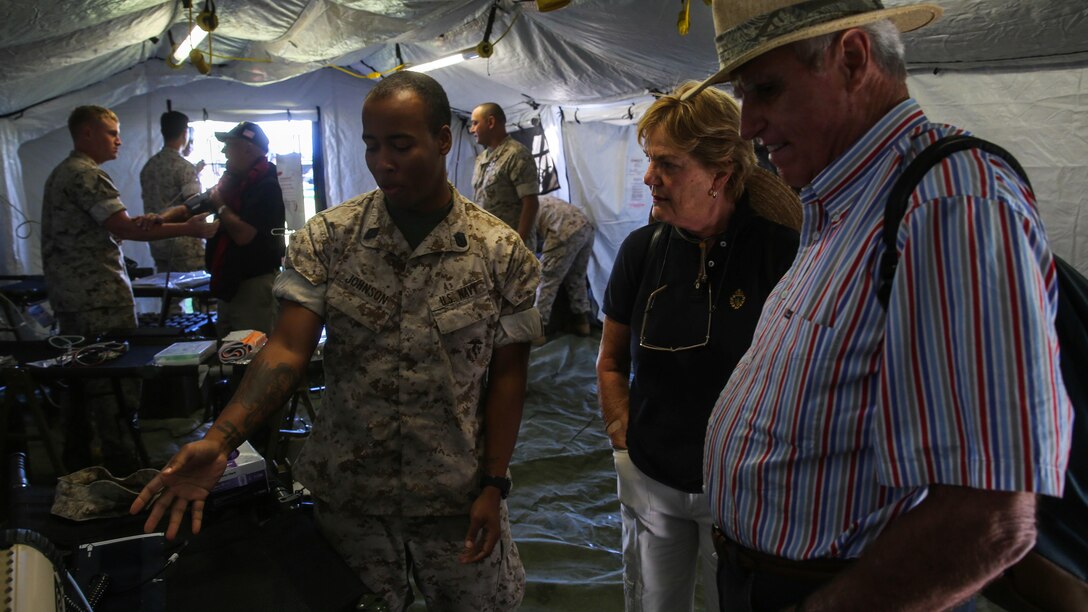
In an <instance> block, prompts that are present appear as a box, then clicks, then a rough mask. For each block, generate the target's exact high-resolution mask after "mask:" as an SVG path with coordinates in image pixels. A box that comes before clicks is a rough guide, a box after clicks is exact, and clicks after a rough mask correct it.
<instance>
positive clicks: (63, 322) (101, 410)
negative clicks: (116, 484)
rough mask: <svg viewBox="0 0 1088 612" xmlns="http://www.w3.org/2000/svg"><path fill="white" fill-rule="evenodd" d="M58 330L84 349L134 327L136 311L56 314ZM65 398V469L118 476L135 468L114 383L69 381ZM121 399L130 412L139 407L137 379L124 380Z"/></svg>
mask: <svg viewBox="0 0 1088 612" xmlns="http://www.w3.org/2000/svg"><path fill="white" fill-rule="evenodd" d="M56 318H57V321H58V323H60V332H61V333H62V334H66V335H72V334H75V335H80V336H83V337H84V338H85V339H86V341H85V342H84V345H86V344H90V343H93V342H95V341H96V339H97V336H98V335H100V334H102V333H104V332H107V331H109V330H114V329H134V328H135V327H136V311H135V309H134V308H121V307H110V308H91V309H88V310H83V311H78V312H58V313H56ZM69 388H70V392H69V393H67V394H65V397H64V402H63V405H64V412H63V418H64V457H63V461H64V467H65V468H67V469H68V470H69V471H73V470H77V469H80V468H85V467H88V466H91V465H105V466H106V467H108V468H110V469H111V470H116V471H115V473H117V474H128V473H129V472H131V471H132V470H133V469H135V467H136V463H135V462H136V459H135V445H134V444H133V442H132V440H131V436H130V435H129V434H128V433H127V432H126V431H125V426H124V421H122V419H123V418H127V416H126V415H123V414H121V411H120V409H119V406H118V404H117V394H116V393H115V389H114V386H113V382H112V381H110V380H101V379H100V380H86V381H70V382H69ZM120 388H121V397H122V400H123V401H124V402H125V405H126V407H127V409H128V411H129V412H134V411H135V410H137V409H138V408H139V404H140V392H141V385H140V381H139V380H138V379H133V378H125V379H122V380H121V381H120Z"/></svg>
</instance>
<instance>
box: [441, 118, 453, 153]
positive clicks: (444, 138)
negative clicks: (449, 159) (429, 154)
mask: <svg viewBox="0 0 1088 612" xmlns="http://www.w3.org/2000/svg"><path fill="white" fill-rule="evenodd" d="M452 148H453V132H452V131H451V130H450V126H448V125H443V126H442V129H440V130H438V150H439V152H440V153H442V155H445V154H447V153H449V152H450V149H452Z"/></svg>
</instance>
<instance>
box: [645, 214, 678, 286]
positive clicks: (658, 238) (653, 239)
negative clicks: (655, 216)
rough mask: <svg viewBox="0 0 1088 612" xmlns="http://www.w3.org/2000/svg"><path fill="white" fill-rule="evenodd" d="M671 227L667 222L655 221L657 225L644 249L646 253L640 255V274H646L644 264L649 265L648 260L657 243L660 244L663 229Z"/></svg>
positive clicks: (651, 256) (655, 249) (663, 233)
mask: <svg viewBox="0 0 1088 612" xmlns="http://www.w3.org/2000/svg"><path fill="white" fill-rule="evenodd" d="M668 229H671V226H670V225H669V224H668V223H662V222H660V221H658V222H657V227H656V228H654V233H653V235H652V236H650V246H649V247H648V248H647V249H646V253H645V254H643V257H642V274H643V276H645V275H646V266H647V265H649V263H650V260H651V259H652V258H653V256H654V253H656V252H657V248H658V245H660V244H661V237H662V236H664V235H665V231H666V230H668Z"/></svg>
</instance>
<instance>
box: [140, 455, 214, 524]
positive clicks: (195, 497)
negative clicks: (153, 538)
mask: <svg viewBox="0 0 1088 612" xmlns="http://www.w3.org/2000/svg"><path fill="white" fill-rule="evenodd" d="M226 468H227V455H226V453H225V452H223V447H222V445H220V444H218V443H216V442H212V441H209V440H198V441H196V442H190V443H189V444H186V445H185V446H183V447H181V450H179V451H178V452H177V454H176V455H174V456H173V457H171V458H170V461H169V462H167V464H166V467H165V468H163V470H162V472H160V473H159V475H157V476H155V477H154V478H152V479H151V482H149V483H147V486H145V487H144V488H143V490H142V491H140V494H139V495H138V496H137V497H136V501H134V502H132V506H131V507H129V510H128V511H129V514H136V513H138V512H140V511H141V510H143V509H144V508H145V507H146V506H147V505H148V504H149V503H151V502H152V500H154V503H153V504H152V506H151V514H150V516H148V517H147V522H145V523H144V532H145V533H150V532H151V531H154V530H155V528H156V527H157V526H158V524H159V521H161V520H162V517H163V515H165V514H166V513H167V511H169V513H170V522H169V524H168V526H167V529H166V539H167V540H173V539H174V538H175V537H176V536H177V534H178V528H179V527H180V526H181V521H182V520H183V519H184V518H185V511H186V510H189V511H190V512H191V513H192V532H193V533H194V534H196V533H200V526H201V524H202V523H203V521H204V501H205V500H206V499H207V498H208V494H209V493H211V490H212V487H214V486H215V484H216V483H217V482H219V478H220V477H221V476H222V475H223V472H224V471H225V470H226ZM156 495H158V499H155V496H156ZM190 503H191V504H192V508H190V507H189V505H190Z"/></svg>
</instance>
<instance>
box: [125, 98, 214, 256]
mask: <svg viewBox="0 0 1088 612" xmlns="http://www.w3.org/2000/svg"><path fill="white" fill-rule="evenodd" d="M159 128H160V130H161V132H162V140H163V145H162V149H161V150H160V151H159V152H158V153H156V154H155V155H153V156H152V157H151V159H149V160H147V163H146V164H144V167H143V170H141V171H140V188H141V189H142V190H143V197H144V212H145V213H148V214H150V213H156V214H159V213H162V212H164V211H165V210H166V209H168V208H170V207H171V206H174V205H176V204H181V203H182V202H184V201H185V200H187V199H188V198H189V197H190V196H194V195H196V194H197V193H199V192H200V181H198V180H197V176H196V175H197V170H196V168H195V167H194V166H193V165H192V164H190V163H189V162H188V161H186V159H185V158H184V157H182V156H181V153H180V151H181V149H182V147H184V146H185V145H186V143H187V142H188V141H189V117H187V116H186V115H185V114H184V113H179V112H178V111H167V112H165V113H163V114H162V117H160V118H159ZM150 246H151V256H152V257H154V258H155V271H156V272H191V271H193V270H203V269H204V241H203V240H201V239H199V238H171V239H170V240H159V241H156V242H152V243H151V245H150Z"/></svg>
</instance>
